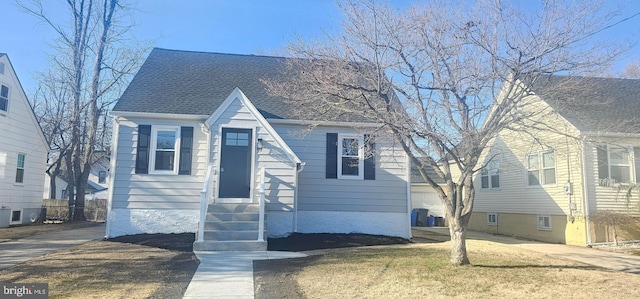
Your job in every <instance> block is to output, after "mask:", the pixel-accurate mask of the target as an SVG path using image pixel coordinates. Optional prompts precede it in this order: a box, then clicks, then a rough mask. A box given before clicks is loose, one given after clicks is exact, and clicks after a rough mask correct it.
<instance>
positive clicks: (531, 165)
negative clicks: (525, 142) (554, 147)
mask: <svg viewBox="0 0 640 299" xmlns="http://www.w3.org/2000/svg"><path fill="white" fill-rule="evenodd" d="M555 183H556V157H555V153H554V152H553V151H545V152H540V153H534V154H530V155H528V156H527V185H528V186H537V185H549V184H555Z"/></svg>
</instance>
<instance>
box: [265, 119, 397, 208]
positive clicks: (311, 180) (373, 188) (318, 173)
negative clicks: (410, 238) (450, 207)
mask: <svg viewBox="0 0 640 299" xmlns="http://www.w3.org/2000/svg"><path fill="white" fill-rule="evenodd" d="M274 128H275V129H276V131H278V132H279V134H280V135H281V136H282V137H283V138H284V139H285V142H287V144H289V146H290V147H291V149H292V150H293V151H294V152H295V153H296V154H297V155H298V157H300V159H301V160H302V161H304V162H305V163H306V164H305V166H304V170H303V171H302V172H300V174H299V181H298V186H299V190H298V192H299V194H298V210H300V211H303V210H304V211H345V212H396V213H407V209H408V207H407V196H408V194H407V181H406V180H407V179H406V171H407V170H406V167H407V165H406V156H405V154H404V152H403V151H402V149H399V148H394V147H393V144H394V143H393V141H392V140H390V139H388V138H384V137H383V136H379V134H377V138H376V151H375V168H376V170H375V171H376V177H375V180H340V179H337V180H336V179H327V178H326V173H325V172H326V163H327V162H326V134H327V133H338V134H339V135H343V134H347V135H357V136H360V135H362V136H364V134H368V133H372V132H367V131H366V129H360V130H354V129H350V128H344V127H326V126H318V127H315V128H314V129H313V130H312V131H311V132H308V128H307V127H304V126H294V125H274ZM372 131H373V129H372Z"/></svg>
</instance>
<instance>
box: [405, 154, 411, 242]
mask: <svg viewBox="0 0 640 299" xmlns="http://www.w3.org/2000/svg"><path fill="white" fill-rule="evenodd" d="M405 165H406V166H407V167H406V170H405V174H406V176H407V215H408V217H407V220H408V223H405V225H406V226H405V227H408V234H407V236H409V238H413V235H411V158H409V155H406V154H405Z"/></svg>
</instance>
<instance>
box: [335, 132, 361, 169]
mask: <svg viewBox="0 0 640 299" xmlns="http://www.w3.org/2000/svg"><path fill="white" fill-rule="evenodd" d="M338 145H339V149H338V152H339V153H340V161H339V163H338V177H339V178H357V179H361V178H362V175H363V167H364V163H363V160H364V153H363V152H364V151H363V148H362V137H358V136H356V135H340V136H339V142H338Z"/></svg>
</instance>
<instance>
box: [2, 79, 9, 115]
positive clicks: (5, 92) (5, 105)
mask: <svg viewBox="0 0 640 299" xmlns="http://www.w3.org/2000/svg"><path fill="white" fill-rule="evenodd" d="M0 110H1V111H4V112H7V111H8V110H9V87H8V86H6V85H1V84H0Z"/></svg>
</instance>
